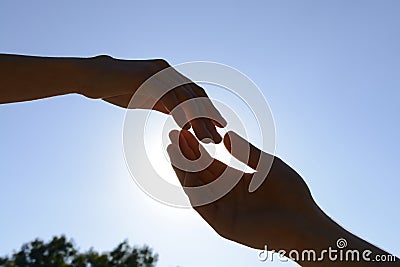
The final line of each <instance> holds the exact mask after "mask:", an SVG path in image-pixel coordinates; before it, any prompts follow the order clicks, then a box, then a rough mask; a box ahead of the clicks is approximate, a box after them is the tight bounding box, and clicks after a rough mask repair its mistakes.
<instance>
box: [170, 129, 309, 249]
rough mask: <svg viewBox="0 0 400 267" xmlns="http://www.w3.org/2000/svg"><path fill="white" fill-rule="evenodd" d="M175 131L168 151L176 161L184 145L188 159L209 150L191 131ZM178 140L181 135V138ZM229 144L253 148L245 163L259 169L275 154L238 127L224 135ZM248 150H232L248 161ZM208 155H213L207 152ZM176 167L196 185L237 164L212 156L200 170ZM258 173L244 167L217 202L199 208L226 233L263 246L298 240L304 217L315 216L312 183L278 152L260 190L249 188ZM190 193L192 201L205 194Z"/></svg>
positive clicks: (186, 182)
mask: <svg viewBox="0 0 400 267" xmlns="http://www.w3.org/2000/svg"><path fill="white" fill-rule="evenodd" d="M178 134H179V138H178V137H177V135H178ZM170 136H171V140H172V144H171V145H170V147H169V148H168V152H169V155H170V158H171V163H172V164H174V163H178V162H181V159H179V158H178V157H180V156H179V155H180V153H179V152H178V150H179V149H180V150H181V151H182V154H183V155H184V156H185V157H186V158H187V159H189V160H196V159H198V158H200V153H201V154H203V153H204V154H206V153H207V152H206V151H205V149H204V148H202V147H201V145H200V144H199V142H198V141H197V140H196V138H195V137H194V136H193V135H192V134H191V133H190V132H189V131H185V130H183V131H181V132H180V133H178V131H173V132H171V134H170ZM176 140H179V144H178V143H176ZM224 144H225V146H226V148H227V149H228V150H230V151H231V147H232V146H231V145H233V146H235V151H242V152H243V151H244V149H248V148H250V152H249V153H250V154H249V157H248V159H249V160H248V162H244V163H245V164H248V166H250V167H251V168H253V169H255V170H256V171H257V165H258V161H259V158H260V156H262V157H261V158H263V157H265V158H268V159H271V155H269V154H266V153H264V152H262V151H260V150H259V149H257V148H256V147H254V146H253V145H251V144H249V143H248V142H247V141H246V140H244V139H242V138H241V137H240V136H238V135H237V134H235V133H234V132H229V133H227V134H226V135H225V137H224ZM178 145H179V147H178ZM243 154H246V153H241V154H233V156H234V157H236V158H237V159H239V160H241V161H243V160H244V159H243ZM261 154H264V155H261ZM206 157H210V155H208V154H206ZM260 164H263V162H260ZM179 166H181V165H179ZM259 168H260V167H259ZM174 169H175V171H176V174H177V176H178V178H179V180H180V182H181V184H182V185H183V186H185V187H192V186H201V185H205V184H207V183H209V182H212V181H213V180H215V179H218V178H219V177H220V176H221V175H222V173H223V172H224V171H226V169H232V168H231V167H229V166H227V165H225V164H224V163H222V162H220V161H218V160H216V159H213V160H212V163H211V164H210V165H209V166H208V167H207V168H206V169H204V170H202V171H199V172H188V171H182V170H181V169H178V168H177V167H174ZM229 171H231V173H234V172H235V171H234V170H228V172H226V173H229ZM232 171H233V172H232ZM237 172H239V171H237ZM253 175H254V174H251V173H242V178H241V180H240V181H239V182H238V183H237V185H236V186H235V187H234V188H233V189H232V190H231V191H230V192H229V193H227V194H226V195H225V196H223V197H222V198H220V199H219V200H217V201H215V202H212V203H210V204H207V205H204V206H198V207H194V209H195V210H196V211H197V212H198V213H199V214H200V215H201V216H202V217H203V218H204V219H205V220H206V221H207V222H208V223H209V224H210V226H212V227H213V228H214V229H215V230H216V231H217V232H218V233H219V234H220V235H221V236H223V237H225V238H227V239H230V240H234V241H236V242H239V243H241V244H244V245H247V246H249V247H253V248H258V249H262V248H264V246H265V245H266V244H268V246H270V247H273V248H282V247H287V246H288V245H289V246H290V245H293V246H294V244H290V243H293V242H296V238H300V237H301V233H302V231H304V230H305V222H306V221H307V220H309V219H310V216H311V217H312V216H314V215H315V211H316V205H315V203H314V201H313V200H312V198H311V194H310V192H309V190H308V187H307V185H306V184H305V182H304V181H303V179H302V178H301V177H300V176H299V175H298V174H297V173H296V172H295V171H294V170H293V169H292V168H290V167H289V166H288V165H287V164H285V163H284V162H283V161H282V160H280V159H279V158H277V157H275V158H274V161H273V164H272V167H271V169H270V172H269V173H268V176H267V178H266V179H265V180H264V182H263V183H262V184H261V186H260V187H259V188H258V189H257V190H256V191H255V192H252V193H250V192H249V190H248V189H249V184H250V181H251V179H252V177H253ZM186 193H187V194H188V197H189V200H190V201H191V202H192V201H194V200H195V198H196V197H200V196H196V195H194V194H193V193H191V191H186ZM210 194H212V192H210ZM288 243H289V244H288Z"/></svg>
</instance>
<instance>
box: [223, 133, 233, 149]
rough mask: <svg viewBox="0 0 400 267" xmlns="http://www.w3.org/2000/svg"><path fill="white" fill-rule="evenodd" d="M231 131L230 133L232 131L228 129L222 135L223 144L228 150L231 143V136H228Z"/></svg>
mask: <svg viewBox="0 0 400 267" xmlns="http://www.w3.org/2000/svg"><path fill="white" fill-rule="evenodd" d="M231 133H232V131H229V132H227V133H226V134H225V136H224V145H225V147H226V149H228V151H231V150H232V143H231V137H230V134H231Z"/></svg>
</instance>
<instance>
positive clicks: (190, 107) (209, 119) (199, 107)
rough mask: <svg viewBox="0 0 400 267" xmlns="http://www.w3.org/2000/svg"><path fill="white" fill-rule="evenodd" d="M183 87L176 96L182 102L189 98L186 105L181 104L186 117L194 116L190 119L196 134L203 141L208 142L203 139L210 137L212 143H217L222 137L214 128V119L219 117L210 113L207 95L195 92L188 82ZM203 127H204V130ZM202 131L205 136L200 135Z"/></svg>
mask: <svg viewBox="0 0 400 267" xmlns="http://www.w3.org/2000/svg"><path fill="white" fill-rule="evenodd" d="M184 88H185V90H182V91H180V95H178V98H179V99H180V100H181V102H182V103H184V101H187V100H189V99H190V100H191V101H189V102H187V104H186V105H185V104H184V105H183V109H184V110H185V112H187V113H189V115H188V116H187V117H188V118H196V119H193V120H192V121H191V123H192V125H193V130H194V132H195V133H196V136H198V137H199V139H200V140H202V141H204V142H205V143H209V140H207V139H206V140H203V139H204V138H210V139H211V140H212V141H213V142H214V143H217V144H219V143H220V142H221V141H222V138H221V136H220V134H219V133H218V132H217V129H216V128H215V120H218V118H219V117H218V116H217V117H215V115H214V114H213V113H212V109H211V108H210V107H209V103H210V99H209V98H208V97H207V95H205V96H203V95H199V94H197V93H196V92H195V91H194V90H193V89H192V87H191V86H190V85H189V84H187V85H185V87H184ZM183 92H184V94H183ZM204 94H205V93H204ZM193 111H195V113H193ZM219 116H220V115H219ZM204 129H206V131H205V130H204ZM203 133H204V134H206V137H204V136H202V135H203Z"/></svg>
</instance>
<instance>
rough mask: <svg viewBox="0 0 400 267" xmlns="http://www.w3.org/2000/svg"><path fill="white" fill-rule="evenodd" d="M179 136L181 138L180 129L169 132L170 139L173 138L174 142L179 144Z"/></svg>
mask: <svg viewBox="0 0 400 267" xmlns="http://www.w3.org/2000/svg"><path fill="white" fill-rule="evenodd" d="M178 138H179V131H178V130H172V131H171V132H169V139H170V140H171V142H172V143H175V144H177V143H178V140H179V139H178Z"/></svg>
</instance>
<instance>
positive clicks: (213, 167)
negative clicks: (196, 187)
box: [180, 131, 228, 183]
mask: <svg viewBox="0 0 400 267" xmlns="http://www.w3.org/2000/svg"><path fill="white" fill-rule="evenodd" d="M180 136H181V138H182V139H184V140H185V142H184V143H182V144H180V147H183V146H188V147H189V149H190V150H191V151H192V153H191V154H190V155H194V156H195V157H196V159H198V158H200V157H202V158H203V162H206V163H208V162H211V164H209V165H208V166H207V168H206V169H205V170H206V171H208V172H210V173H211V174H212V176H209V175H205V176H204V178H205V179H204V181H205V182H207V183H209V182H212V181H214V180H215V179H218V177H219V176H221V175H222V173H223V172H224V171H225V170H226V168H227V167H228V166H227V165H226V164H224V163H222V162H221V161H219V160H217V159H212V158H211V156H210V154H209V153H208V152H207V150H206V149H205V148H204V147H203V146H202V145H200V143H199V142H198V141H197V139H196V138H195V137H194V136H193V134H192V133H191V132H189V131H181V133H180ZM180 140H181V139H180ZM185 151H186V149H185ZM183 153H184V154H185V152H184V151H183ZM190 155H185V157H187V156H190Z"/></svg>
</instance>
